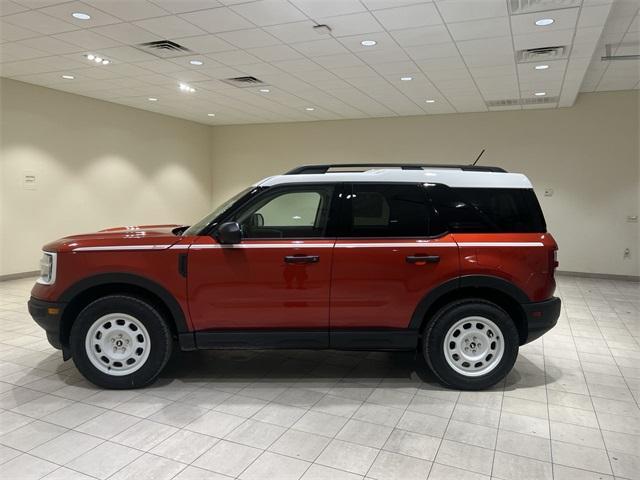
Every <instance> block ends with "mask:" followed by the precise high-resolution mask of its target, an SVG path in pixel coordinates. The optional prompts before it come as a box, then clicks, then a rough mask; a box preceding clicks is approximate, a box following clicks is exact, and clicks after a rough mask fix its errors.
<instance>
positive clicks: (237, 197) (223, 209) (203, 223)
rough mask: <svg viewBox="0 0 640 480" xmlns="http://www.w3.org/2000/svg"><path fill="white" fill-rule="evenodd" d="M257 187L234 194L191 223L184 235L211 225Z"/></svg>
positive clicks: (193, 233)
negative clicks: (200, 218) (196, 221)
mask: <svg viewBox="0 0 640 480" xmlns="http://www.w3.org/2000/svg"><path fill="white" fill-rule="evenodd" d="M255 188H256V187H249V188H245V189H244V190H242V191H241V192H240V193H238V194H236V195H234V196H233V197H231V198H230V199H229V200H227V201H226V202H224V203H223V204H222V205H220V206H219V207H218V208H216V209H215V210H214V211H213V212H211V213H210V214H209V215H207V216H206V217H204V218H203V219H202V220H200V221H199V222H198V223H195V224H193V225H191V226H190V227H189V228H187V229H186V230H185V231H184V233H183V234H182V235H184V236H188V235H198V234H199V233H200V232H201V231H202V230H203V229H204V228H205V227H206V226H207V225H209V224H210V223H211V222H213V221H214V220H215V219H216V218H218V217H219V216H220V215H222V214H223V213H224V212H226V211H227V210H229V208H231V206H232V205H233V204H235V203H236V202H237V201H238V200H240V199H241V198H242V197H244V196H245V195H246V194H248V193H249V192H251V191H252V190H254V189H255Z"/></svg>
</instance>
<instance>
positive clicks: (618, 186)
mask: <svg viewBox="0 0 640 480" xmlns="http://www.w3.org/2000/svg"><path fill="white" fill-rule="evenodd" d="M0 88H1V90H0V102H1V103H0V107H1V108H0V275H7V274H12V273H18V272H25V271H31V270H34V269H36V268H37V261H38V258H39V251H40V246H41V245H42V244H43V243H45V242H47V241H49V240H52V239H55V238H57V237H60V236H62V235H68V234H71V233H77V232H85V231H93V230H96V229H98V228H104V227H108V226H116V225H130V224H142V223H164V222H176V223H182V222H185V223H191V222H193V221H194V220H195V219H197V218H198V217H200V216H203V215H204V214H205V213H206V212H207V211H208V210H210V209H211V207H212V203H213V204H218V203H220V202H222V201H223V200H225V199H226V198H227V197H228V196H230V195H231V194H233V193H235V192H236V191H238V190H240V189H241V188H243V187H245V186H246V185H248V184H250V183H252V182H255V181H257V180H259V179H260V178H263V177H265V176H268V175H273V174H278V173H281V172H283V171H286V170H287V169H289V168H292V167H294V166H297V165H301V164H305V163H331V162H334V163H335V162H390V161H406V162H434V163H438V162H441V163H467V162H469V161H472V160H473V159H474V158H475V156H476V155H477V153H478V152H479V150H480V149H481V148H486V149H487V152H486V154H485V156H484V157H483V158H482V160H481V163H483V164H485V165H487V164H492V165H498V166H502V167H505V168H506V169H508V170H510V171H518V172H523V173H525V174H527V175H528V176H529V178H531V180H532V181H533V183H534V185H535V187H536V191H537V193H538V196H539V198H540V201H541V203H542V207H543V209H544V211H545V215H546V217H547V223H548V225H549V229H550V231H551V232H552V233H553V234H554V236H555V237H556V239H557V240H558V243H559V244H560V263H561V269H562V270H565V271H579V272H590V273H609V274H618V275H636V276H637V275H640V268H639V262H638V253H639V252H638V248H639V247H638V245H639V234H638V233H639V228H638V223H628V222H627V221H626V217H627V216H628V215H637V214H638V213H639V212H638V211H639V210H640V199H639V189H640V187H639V163H640V159H639V145H638V142H639V136H640V131H639V125H638V110H639V106H640V105H639V103H638V102H639V98H638V92H612V93H599V94H585V95H581V96H580V97H579V98H578V102H577V103H576V105H575V106H574V107H572V108H568V109H559V110H530V111H509V112H495V113H477V114H454V115H437V116H424V117H404V118H381V119H370V120H345V121H333V122H313V123H297V124H270V125H246V126H228V127H213V128H211V127H207V126H204V125H200V124H196V123H192V122H187V121H183V120H178V119H175V118H171V117H167V116H162V115H158V114H154V113H150V112H145V111H141V110H137V109H132V108H128V107H124V106H119V105H115V104H110V103H107V102H101V101H97V100H92V99H90V98H86V97H80V96H76V95H71V94H67V93H62V92H59V91H55V90H50V89H46V88H41V87H36V86H33V85H28V84H24V83H19V82H15V81H11V80H6V79H3V80H2V81H0ZM25 173H35V175H36V177H37V186H36V189H35V190H29V189H24V188H23V185H22V179H23V176H24V174H25ZM545 188H553V189H554V195H553V196H552V197H544V196H543V192H544V189H545ZM212 201H213V202H212ZM625 248H630V249H631V258H629V259H625V258H623V251H624V249H625Z"/></svg>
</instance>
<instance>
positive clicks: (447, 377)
mask: <svg viewBox="0 0 640 480" xmlns="http://www.w3.org/2000/svg"><path fill="white" fill-rule="evenodd" d="M518 345H519V336H518V330H517V329H516V327H515V325H514V323H513V320H512V319H511V318H510V317H509V315H508V314H507V312H505V311H504V310H503V309H502V308H500V307H499V306H497V305H496V304H494V303H491V302H488V301H485V300H481V299H466V300H458V301H455V302H452V303H450V304H448V305H445V306H444V307H442V308H441V309H440V310H439V311H438V312H437V313H436V314H435V316H434V317H433V319H432V320H431V321H430V322H429V324H428V325H427V328H426V330H425V332H424V339H423V343H422V347H423V354H424V357H425V359H426V361H427V364H428V365H429V367H430V368H431V370H432V371H433V373H434V374H435V375H436V377H438V379H439V380H440V382H441V383H443V384H444V385H446V386H449V387H453V388H457V389H460V390H481V389H484V388H488V387H490V386H492V385H494V384H496V383H497V382H499V381H500V380H502V379H504V377H506V375H507V374H508V373H509V371H510V370H511V369H512V368H513V365H514V363H515V361H516V358H517V357H518Z"/></svg>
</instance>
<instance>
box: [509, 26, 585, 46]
mask: <svg viewBox="0 0 640 480" xmlns="http://www.w3.org/2000/svg"><path fill="white" fill-rule="evenodd" d="M573 34H574V30H572V29H568V30H554V31H551V32H544V33H543V32H538V33H527V34H525V35H514V36H513V44H514V47H515V49H516V50H525V49H528V48H544V47H555V46H558V47H559V46H567V47H570V46H571V42H572V41H573Z"/></svg>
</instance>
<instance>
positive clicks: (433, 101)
mask: <svg viewBox="0 0 640 480" xmlns="http://www.w3.org/2000/svg"><path fill="white" fill-rule="evenodd" d="M425 102H426V103H436V101H435V100H431V99H429V100H425Z"/></svg>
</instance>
